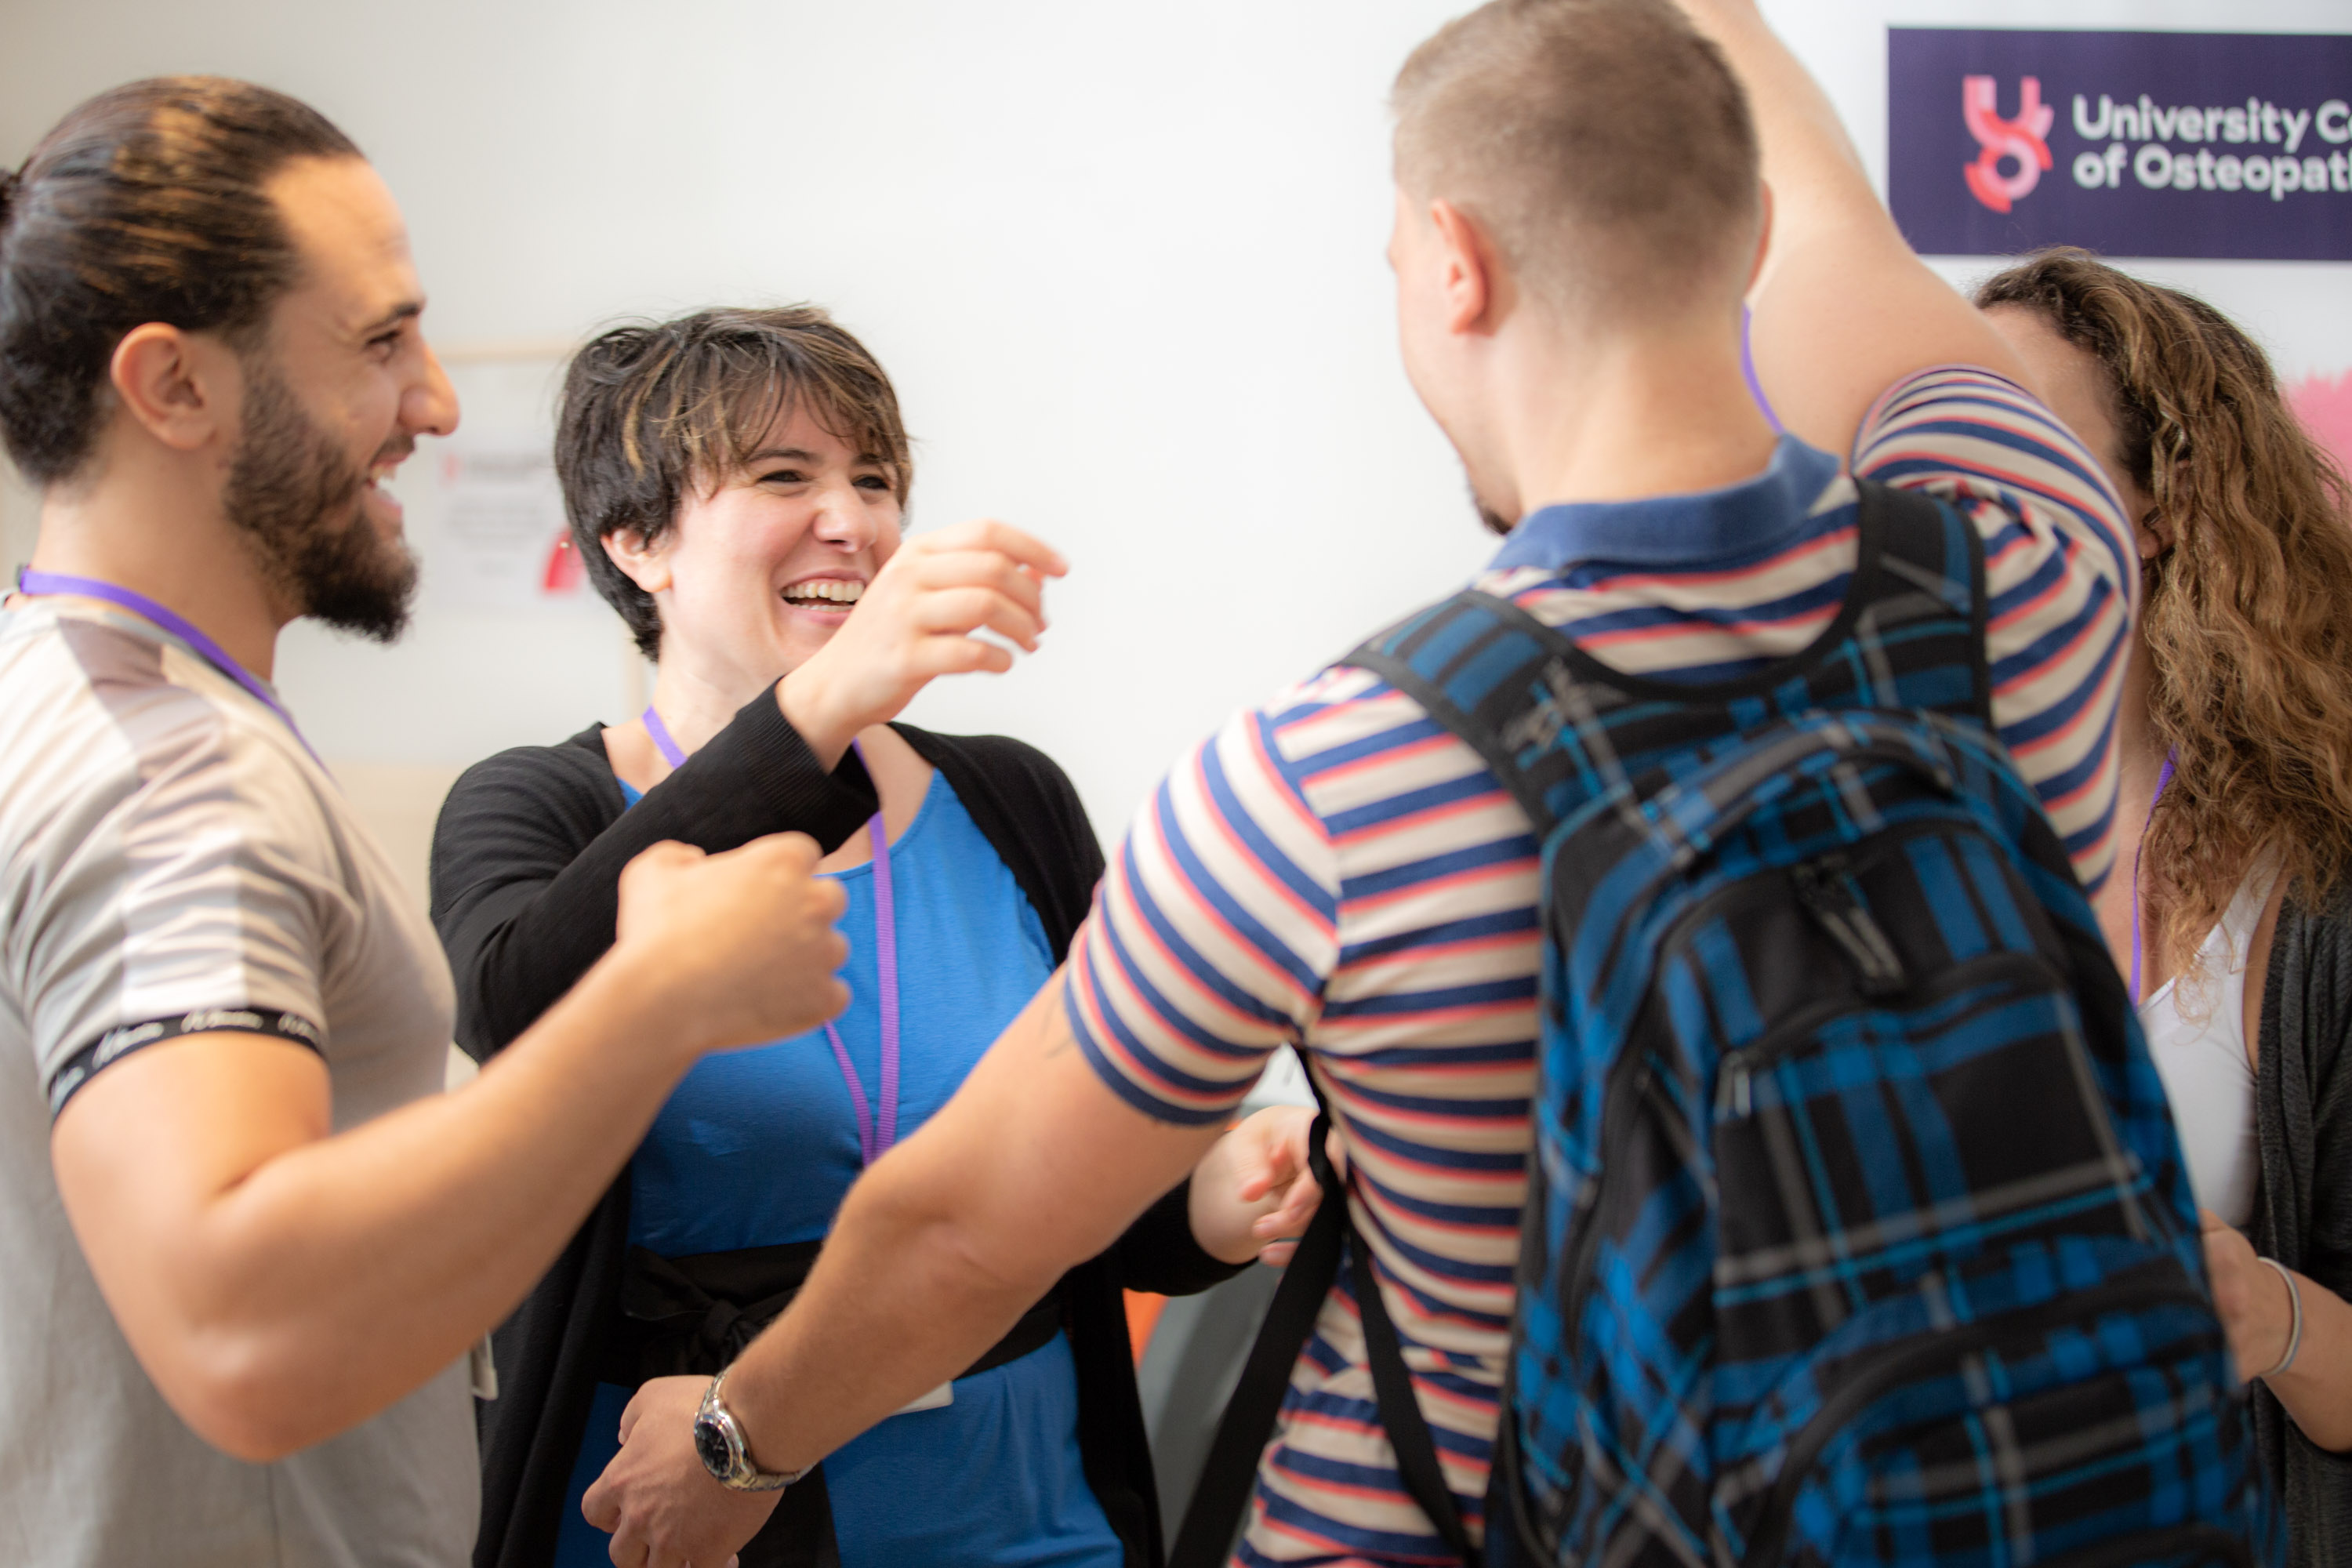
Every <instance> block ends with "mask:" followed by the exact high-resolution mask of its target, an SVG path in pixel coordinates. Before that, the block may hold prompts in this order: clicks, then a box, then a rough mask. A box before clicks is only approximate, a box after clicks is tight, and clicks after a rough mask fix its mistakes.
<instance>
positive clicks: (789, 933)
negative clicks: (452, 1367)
mask: <svg viewBox="0 0 2352 1568" xmlns="http://www.w3.org/2000/svg"><path fill="white" fill-rule="evenodd" d="M815 861H816V847H815V846H814V845H813V844H811V843H810V842H809V841H808V840H807V839H805V838H800V837H775V838H768V839H762V840H761V841H759V842H757V843H754V844H751V845H748V846H746V847H743V848H740V849H737V850H734V851H732V852H731V853H729V854H726V855H719V856H711V857H709V858H705V857H704V856H702V855H701V854H700V853H699V852H698V851H696V850H692V849H689V848H687V847H684V846H681V845H676V844H672V845H667V846H663V847H657V848H656V849H654V850H651V851H648V852H647V853H646V854H645V855H644V856H642V857H640V858H638V860H637V861H636V862H635V863H634V864H633V865H632V866H631V868H630V869H629V871H628V872H627V874H626V875H625V876H624V877H623V879H622V883H621V894H620V900H621V901H620V910H621V912H620V941H619V942H618V943H617V944H616V945H615V946H614V949H613V951H612V952H611V953H609V954H608V955H607V956H606V957H605V958H604V960H603V961H602V962H600V963H598V964H597V965H596V966H595V967H594V968H593V969H592V970H591V971H590V972H589V973H588V975H587V976H586V977H585V978H584V979H583V981H582V982H581V984H579V986H578V987H576V988H575V989H574V990H573V991H572V993H571V994H570V995H568V996H567V997H565V998H564V1000H563V1001H562V1002H561V1003H559V1004H558V1005H556V1006H555V1007H554V1008H553V1009H551V1011H550V1012H549V1013H548V1015H547V1016H546V1017H544V1018H542V1019H541V1020H540V1022H539V1023H538V1024H537V1025H535V1026H532V1027H531V1028H530V1030H529V1031H527V1032H526V1033H525V1034H524V1036H523V1037H522V1038H521V1039H520V1040H518V1041H517V1042H516V1043H515V1045H514V1047H513V1048H512V1049H511V1050H509V1051H508V1052H507V1053H505V1054H504V1055H503V1056H501V1057H500V1058H499V1060H498V1061H496V1062H494V1063H493V1064H491V1066H490V1067H489V1068H488V1069H487V1070H485V1071H484V1072H483V1074H482V1076H481V1077H480V1078H479V1079H477V1080H475V1081H474V1082H473V1083H471V1084H469V1085H467V1087H466V1088H465V1089H461V1090H459V1091H457V1093H454V1094H447V1095H434V1096H431V1097H429V1098H427V1099H425V1100H418V1101H416V1102H415V1103H414V1104H411V1105H408V1106H405V1107H404V1108H402V1109H401V1110H394V1111H392V1112H390V1113H388V1114H386V1115H383V1116H380V1117H377V1118H375V1119H374V1120H373V1121H367V1122H364V1123H362V1125H360V1126H357V1127H354V1128H352V1129H351V1130H349V1131H343V1132H340V1133H338V1132H334V1131H332V1122H333V1106H332V1104H331V1098H330V1094H329V1084H328V1078H327V1071H326V1068H325V1067H324V1066H323V1065H322V1064H321V1063H320V1059H319V1058H318V1057H316V1056H315V1055H313V1054H311V1053H310V1051H308V1050H306V1049H304V1048H302V1047H299V1046H297V1045H293V1044H289V1043H287V1042H285V1041H283V1040H279V1039H274V1038H269V1037H264V1036H260V1035H257V1034H252V1033H235V1032H226V1031H213V1032H208V1033H204V1034H197V1035H191V1036H187V1037H183V1038H180V1039H176V1040H171V1041H168V1042H165V1043H163V1044H159V1045H153V1046H150V1047H146V1048H145V1049H142V1050H138V1051H136V1052H133V1053H131V1054H130V1055H126V1056H124V1057H122V1058H120V1059H119V1060H117V1061H116V1062H115V1063H114V1064H113V1065H110V1066H108V1067H106V1068H104V1069H103V1070H101V1071H99V1072H97V1073H96V1075H95V1076H93V1077H91V1078H90V1079H89V1080H88V1081H87V1082H86V1083H85V1084H84V1085H83V1086H82V1087H81V1089H79V1092H77V1093H76V1094H75V1095H74V1096H73V1098H72V1099H71V1100H69V1101H68V1103H67V1104H66V1106H65V1109H64V1110H63V1112H62V1113H61V1114H60V1115H59V1117H58V1121H57V1125H56V1128H55V1131H54V1132H53V1134H52V1139H51V1144H50V1155H51V1161H52V1163H53V1165H54V1167H55V1170H56V1173H57V1182H58V1194H59V1195H60V1197H61V1198H62V1199H63V1201H64V1205H65V1209H66V1214H67V1215H68V1218H69V1219H70V1220H71V1222H72V1224H73V1228H74V1234H75V1236H76V1237H77V1238H78V1239H79V1242H80V1244H81V1247H82V1251H83V1253H84V1255H85V1256H86V1257H87V1258H89V1267H90V1271H91V1272H92V1273H93V1274H94V1275H95V1276H96V1277H97V1279H98V1284H99V1289H100V1290H101V1291H102V1292H103V1293H104V1295H105V1297H106V1301H107V1305H108V1306H109V1307H110V1309H112V1310H113V1313H114V1317H115V1320H116V1321H117V1322H119V1323H120V1324H121V1328H122V1331H123V1334H124V1336H125V1337H126V1338H127V1339H128V1340H129V1341H130V1342H131V1349H132V1350H133V1351H134V1352H136V1353H137V1354H138V1357H139V1360H140V1363H141V1364H142V1366H143V1367H144V1368H145V1369H146V1370H147V1373H148V1375H149V1376H151V1377H152V1379H153V1380H154V1382H155V1385H156V1387H157V1388H158V1389H159V1390H161V1391H162V1393H163V1396H164V1398H165V1399H166V1400H168V1401H169V1402H170V1403H171V1405H172V1406H173V1409H174V1410H176V1411H178V1412H179V1413H180V1415H181V1416H182V1417H183V1418H184V1420H185V1421H186V1422H187V1423H188V1425H189V1426H192V1427H193V1428H194V1429H195V1431H196V1432H197V1433H198V1434H199V1435H200V1436H203V1437H205V1439H206V1440H207V1441H209V1442H211V1443H213V1444H214V1445H215V1446H216V1447H220V1448H222V1449H224V1450H226V1451H227V1452H229V1453H231V1454H234V1455H236V1456H237V1457H238V1458H245V1459H251V1460H257V1461H259V1460H268V1459H273V1458H278V1457H280V1456H282V1455H285V1454H288V1453H290V1452H292V1451H293V1450H295V1449H297V1448H299V1447H305V1446H307V1445H309V1444H311V1443H315V1442H318V1441H320V1439H322V1438H325V1437H329V1436H333V1435H334V1434H335V1433H337V1432H339V1431H341V1430H342V1429H344V1428H346V1427H348V1426H352V1425H354V1424H355V1423H357V1422H360V1421H362V1420H364V1419H366V1418H367V1417H368V1416H370V1415H374V1414H375V1413H376V1412H377V1411H379V1410H382V1409H383V1408H384V1407H385V1406H386V1405H390V1404H392V1403H393V1402H394V1400H397V1399H399V1398H400V1397H402V1396H403V1395H404V1394H407V1393H409V1392H410V1391H411V1390H412V1389H415V1388H416V1387H418V1386H420V1385H421V1384H424V1383H425V1382H426V1381H427V1380H428V1379H430V1378H431V1377H433V1376H434V1375H435V1374H436V1373H439V1372H440V1371H441V1370H442V1369H443V1368H445V1367H446V1366H447V1365H449V1364H450V1363H451V1362H453V1361H454V1360H456V1359H457V1357H458V1356H460V1355H462V1354H463V1353H464V1352H465V1351H466V1348H467V1345H468V1344H470V1343H471V1342H473V1341H475V1340H476V1339H478V1338H479V1337H480V1335H481V1334H483V1333H484V1332H485V1331H488V1329H489V1328H490V1327H491V1326H492V1325H493V1324H495V1323H496V1322H497V1321H499V1319H500V1318H502V1317H504V1316H505V1315H506V1314H507V1313H508V1312H509V1310H512V1308H513V1306H514V1303H515V1302H516V1301H517V1300H520V1298H521V1296H522V1294H523V1292H524V1291H525V1290H527V1289H530V1284H531V1282H532V1280H534V1279H537V1278H538V1277H539V1276H540V1274H541V1273H542V1272H543V1271H544V1270H545V1269H546V1268H547V1266H548V1264H549V1263H550V1262H551V1261H552V1260H553V1258H554V1257H555V1255H556V1253H557V1251H558V1250H559V1249H560V1248H561V1247H562V1245H563V1242H564V1238H565V1237H568V1236H570V1235H571V1233H572V1229H573V1227H575V1226H577V1225H578V1224H579V1223H580V1221H581V1218H582V1217H583V1215H586V1213H587V1212H588V1209H589V1207H590V1205H593V1203H594V1202H595V1200H596V1195H597V1194H599V1193H601V1192H602V1191H603V1190H604V1184H606V1183H607V1182H609V1181H610V1180H611V1179H612V1176H613V1173H614V1172H615V1171H617V1170H618V1169H619V1168H620V1166H621V1164H622V1163H623V1162H624V1161H625V1160H626V1159H627V1158H628V1155H629V1152H630V1151H631V1150H632V1149H634V1148H635V1146H636V1143H637V1142H638V1140H639V1139H640V1138H642V1137H643V1136H644V1133H645V1129H646V1125H647V1123H649V1122H650V1121H652V1118H653V1113H654V1111H655V1110H656V1108H658V1107H659V1105H660V1104H661V1102H662V1100H664V1099H665V1098H666V1097H667V1094H668V1092H669V1090H670V1089H671V1088H672V1087H673V1086H674V1085H675V1084H676V1083H677V1079H679V1078H680V1077H682V1076H683V1075H684V1074H685V1072H686V1070H687V1068H689V1067H690V1066H692V1065H693V1063H694V1061H695V1060H696V1058H698V1056H699V1055H700V1054H701V1053H702V1052H704V1051H707V1050H710V1049H714V1048H722V1047H733V1046H740V1045H746V1044H749V1043H751V1042H753V1041H757V1040H762V1039H772V1038H774V1037H776V1036H778V1035H780V1034H789V1033H796V1032H798V1031H799V1030H801V1029H803V1028H806V1027H810V1026H813V1025H814V1024H815V1023H817V1022H820V1021H822V1020H823V1019H824V1018H826V1017H829V1016H832V1015H833V1014H835V1013H836V1012H838V1011H839V1010H840V1008H841V1005H842V1004H843V1003H844V1002H845V1001H846V1000H847V992H846V990H845V988H844V987H843V986H842V985H841V983H840V982H839V981H837V980H835V979H833V978H831V975H832V972H833V971H834V970H835V968H836V967H838V965H839V964H840V963H841V959H842V955H843V952H844V947H843V944H842V941H841V938H840V937H839V935H838V934H837V933H835V931H833V929H832V924H833V921H834V919H835V917H836V916H837V915H838V913H839V911H840V900H841V894H840V890H839V889H838V888H837V887H836V886H835V885H833V884H831V883H826V882H822V881H818V880H815V879H813V877H812V875H811V872H812V868H814V864H815Z"/></svg>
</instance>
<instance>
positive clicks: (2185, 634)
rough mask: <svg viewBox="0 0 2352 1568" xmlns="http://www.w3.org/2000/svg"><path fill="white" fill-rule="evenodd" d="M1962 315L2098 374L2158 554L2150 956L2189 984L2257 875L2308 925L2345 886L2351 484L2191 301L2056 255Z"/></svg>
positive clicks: (2152, 569)
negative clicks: (2157, 792) (2278, 876)
mask: <svg viewBox="0 0 2352 1568" xmlns="http://www.w3.org/2000/svg"><path fill="white" fill-rule="evenodd" d="M1976 301H1977V304H1978V305H1979V306H1980V307H1982V306H1990V305H2021V306H2024V307H2026V308H2028V309H2031V310H2035V311H2038V312H2039V313H2040V314H2041V315H2042V318H2043V319H2044V320H2046V321H2049V322H2050V323H2051V324H2052V325H2053V326H2054V327H2055V328H2056V329H2057V331H2058V332H2059V335H2060V336H2062V337H2063V338H2064V339H2065V340H2066V341H2067V342H2070V343H2073V344H2074V346H2075V347H2077V348H2080V349H2082V350H2084V352H2086V353H2090V354H2091V355H2092V356H2094V357H2095V358H2096V359H2097V360H2098V361H2099V363H2101V364H2103V365H2105V367H2106V371H2107V377H2108V381H2109V384H2110V385H2111V386H2112V388H2113V390H2114V393H2115V416H2116V444H2117V446H2118V447H2119V448H2120V449H2119V450H2118V451H2117V452H2116V453H2115V454H2114V457H2115V458H2116V459H2117V461H2118V466H2119V467H2120V468H2122V469H2123V470H2124V471H2125V472H2126V473H2128V474H2129V475H2130V476H2131V477H2132V479H2134V480H2136V481H2137V483H2138V485H2139V487H2140V489H2142V490H2144V491H2146V492H2147V495H2148V497H2149V498H2150V500H2152V502H2153V510H2151V512H2150V514H2149V516H2148V518H2147V523H2148V524H2149V525H2151V526H2152V527H2153V528H2154V530H2155V531H2157V532H2158V534H2159V535H2162V536H2165V537H2168V539H2169V540H2170V545H2169V548H2168V549H2166V550H2164V551H2163V552H2162V553H2160V554H2158V556H2157V557H2156V558H2155V559H2154V560H2152V561H2149V562H2148V563H2147V564H2146V566H2145V567H2144V568H2143V577H2142V595H2141V611H2140V627H2141V634H2142V636H2144V637H2146V638H2147V647H2148V653H2149V656H2150V662H2151V665H2152V668H2153V673H2154V679H2153V680H2152V682H2151V689H2150V692H2149V697H2148V704H2149V710H2150V718H2151V719H2152V720H2153V721H2154V723H2155V727H2156V731H2157V733H2158V735H2159V736H2160V737H2161V738H2162V739H2163V740H2164V742H2165V743H2166V744H2167V745H2168V746H2169V747H2171V749H2172V751H2173V753H2174V756H2175V759H2176V761H2175V764H2174V766H2175V772H2174V774H2173V779H2172V783H2171V784H2170V786H2169V787H2168V788H2167V789H2166V791H2165V792H2164V796H2163V798H2162V800H2161V801H2159V802H2158V805H2157V808H2156V811H2155V813H2154V815H2153V816H2151V817H2150V819H2149V822H2148V829H2147V838H2146V839H2145V840H2144V841H2143V844H2142V847H2141V865H2142V867H2143V868H2144V869H2145V872H2146V874H2147V879H2148V883H2147V886H2148V889H2149V892H2150V894H2151V900H2150V901H2151V903H2152V904H2153V906H2154V907H2155V909H2156V910H2158V921H2157V944H2156V945H2157V950H2158V952H2159V953H2160V954H2162V955H2163V957H2164V959H2165V960H2166V961H2167V963H2168V967H2171V968H2174V969H2176V970H2179V969H2185V967H2186V966H2187V965H2188V963H2189V961H2190V960H2191V958H2192V957H2193V955H2194V954H2195V952H2196V951H2197V948H2198V945H2199V944H2200V942H2202V941H2203V939H2204V935H2205V933H2206V932H2207V931H2210V930H2211V929H2212V928H2213V926H2214V924H2215V923H2216V922H2217V921H2219V920H2220V919H2221V913H2222V911H2223V910H2226V909H2227V908H2228V907H2229V904H2230V900H2231V898H2232V897H2233V896H2234V894H2235V893H2236V891H2237V889H2238V885H2239V883H2240V882H2241V881H2242V880H2243V879H2244V877H2245V875H2246V871H2247V868H2248V866H2249V865H2250V863H2251V862H2252V859H2253V858H2254V857H2255V856H2256V855H2258V854H2260V853H2263V851H2265V850H2269V851H2272V852H2274V853H2276V854H2277V855H2279V856H2280V857H2281V862H2282V866H2283V868H2284V870H2285V871H2286V872H2287V873H2288V874H2289V875H2290V876H2291V877H2292V878H2293V879H2294V880H2293V882H2292V883H2291V884H2290V886H2291V888H2292V889H2293V890H2294V897H2295V898H2296V899H2297V900H2298V901H2299V902H2301V903H2303V904H2304V905H2305V907H2318V906H2320V905H2322V904H2324V903H2325V901H2326V900H2327V899H2328V897H2329V896H2330V895H2331V894H2332V893H2333V892H2334V891H2335V890H2336V888H2337V887H2338V886H2339V885H2340V883H2341V882H2342V880H2343V879H2344V877H2345V875H2346V874H2347V870H2352V486H2347V482H2346V479H2345V475H2344V473H2343V471H2342V470H2341V469H2340V468H2337V467H2336V463H2335V462H2334V461H2333V460H2332V459H2331V458H2329V456H2328V455H2327V453H2326V450H2325V449H2324V448H2323V447H2320V446H2319V445H2318V443H2316V442H2315V441H2314V440H2313V439H2312V438H2311V437H2310V435H2309V434H2308V433H2307V432H2306V431H2305V429H2304V427H2303V426H2302V425H2301V424H2300V423H2298V422H2297V421H2296V419H2295V417H2294V414H2293V413H2292V412H2290V411H2289V410H2288V408H2287V406H2286V404H2285V402H2284V399H2283V398H2282V397H2281V396H2280V394H2279V386H2278V378H2277V377H2276V375H2274V374H2273V373H2272V370H2271V365H2270V361H2269V360H2268V359H2267V358H2266V357H2265V356H2264V355H2263V351H2262V350H2261V349H2260V348H2257V347H2256V346H2255V345H2254V343H2253V342H2252V340H2250V339H2249V338H2248V337H2247V336H2246V334H2245V333H2243V332H2242V331H2239V330H2238V328H2237V327H2236V326H2235V325H2233V324H2232V323H2231V321H2230V320H2229V319H2228V318H2227V317H2225V316H2223V315H2222V314H2221V312H2220V311H2218V310H2214V309H2213V308H2212V307H2211V306H2210V305H2208V304H2206V303H2205V302H2204V301H2203V300H2197V299H2194V298H2192V297H2190V296H2189V295H2187V294H2183V293H2180V292H2179V291H2178V290H2175V289H2162V288H2158V287H2157V286H2156V285H2155V284H2152V283H2146V282H2143V281H2141V280H2140V279H2137V278H2133V277H2131V276H2129V275H2127V274H2126V273H2123V272H2119V271H2117V270H2116V268H2112V267H2110V266H2108V265H2107V264H2106V263H2105V262H2103V261H2101V260H2099V259H2098V258H2095V257H2094V256H2092V255H2090V254H2089V253H2088V252H2086V251H2082V250H2076V249H2074V248H2072V247H2062V248H2058V249H2053V250H2045V251H2042V252H2040V253H2038V254H2036V255H2034V256H2032V257H2029V258H2026V259H2025V260H2024V261H2023V262H2021V263H2020V264H2019V265H2017V266H2015V267H2011V268H2008V269H2007V270H2006V271H2003V272H2001V273H1999V274H1998V275H1996V276H1994V277H1993V278H1991V279H1988V280H1987V281H1986V282H1985V283H1984V284H1983V285H1982V286H1981V287H1980V288H1979V289H1978V290H1977V296H1976Z"/></svg>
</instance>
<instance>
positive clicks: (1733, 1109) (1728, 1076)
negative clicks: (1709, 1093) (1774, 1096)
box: [1715, 1055, 1755, 1116]
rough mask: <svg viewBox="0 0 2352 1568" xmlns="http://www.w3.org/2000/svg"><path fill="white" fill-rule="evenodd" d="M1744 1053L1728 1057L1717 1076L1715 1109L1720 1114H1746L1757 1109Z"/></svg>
mask: <svg viewBox="0 0 2352 1568" xmlns="http://www.w3.org/2000/svg"><path fill="white" fill-rule="evenodd" d="M1754 1109H1755V1106H1754V1102H1753V1100H1752V1098H1751V1095H1750V1091H1749V1089H1748V1063H1747V1061H1746V1059H1745V1058H1744V1056H1742V1055H1735V1056H1732V1057H1729V1058H1726V1059H1725V1061H1724V1064H1723V1067H1722V1068H1721V1070H1719V1071H1718V1072H1717V1074H1716V1078H1715V1111H1716V1114H1717V1115H1718V1116H1746V1115H1747V1114H1748V1112H1749V1111H1751V1110H1754Z"/></svg>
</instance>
